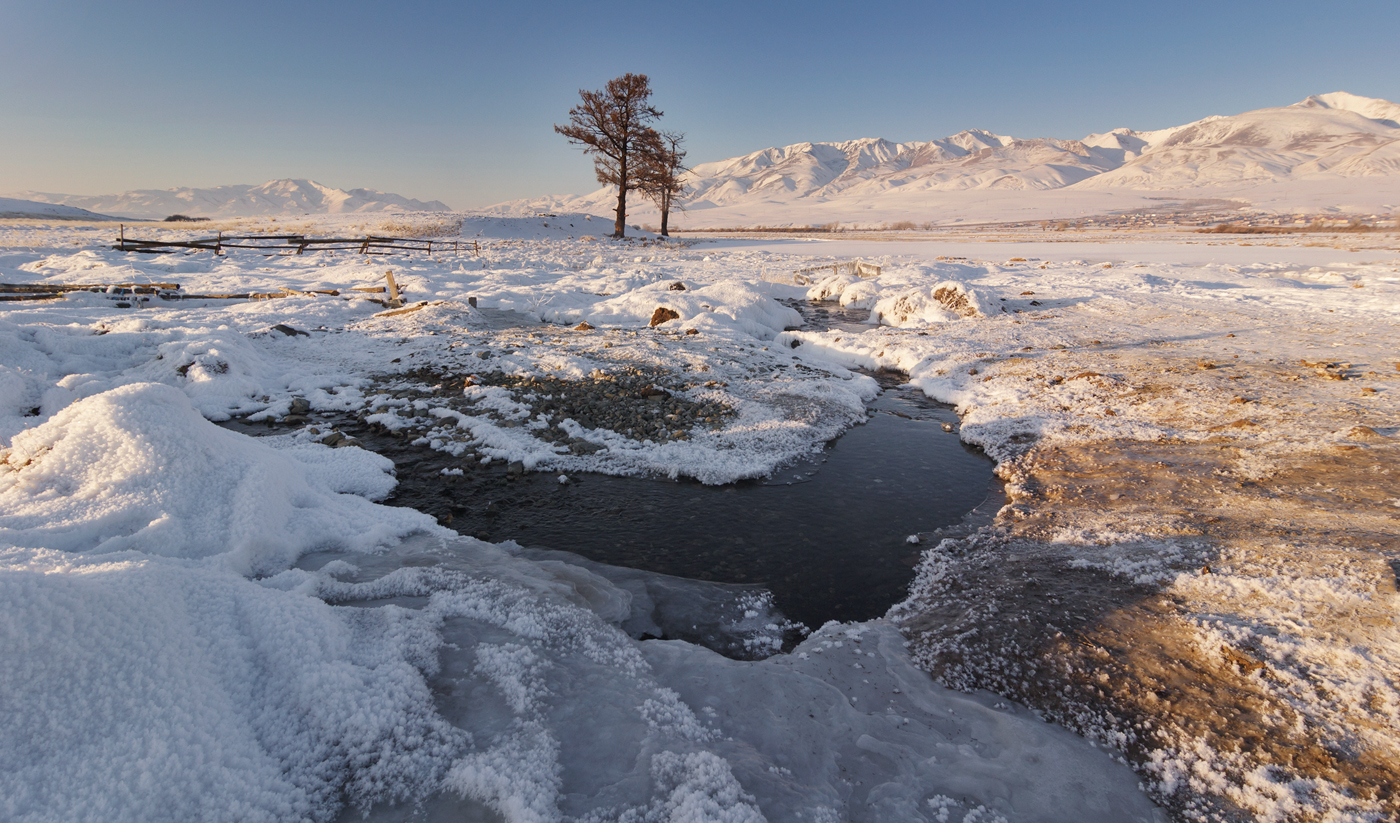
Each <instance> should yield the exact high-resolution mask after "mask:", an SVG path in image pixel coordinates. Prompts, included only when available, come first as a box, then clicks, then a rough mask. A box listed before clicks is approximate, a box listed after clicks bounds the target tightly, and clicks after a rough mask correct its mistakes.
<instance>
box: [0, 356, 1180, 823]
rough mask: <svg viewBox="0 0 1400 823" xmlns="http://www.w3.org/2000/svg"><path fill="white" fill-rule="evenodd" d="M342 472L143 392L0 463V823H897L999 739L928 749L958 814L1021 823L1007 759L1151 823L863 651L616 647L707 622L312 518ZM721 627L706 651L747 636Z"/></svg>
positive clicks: (399, 529) (628, 588)
mask: <svg viewBox="0 0 1400 823" xmlns="http://www.w3.org/2000/svg"><path fill="white" fill-rule="evenodd" d="M274 446H277V447H274ZM356 451H357V450H355V449H342V450H334V451H332V450H330V449H327V448H325V447H312V446H306V445H298V444H296V443H295V442H294V440H291V441H289V442H282V443H277V442H276V441H274V443H273V445H271V446H270V445H267V444H264V443H260V442H257V441H254V440H252V439H250V438H248V437H245V436H243V435H240V434H236V433H233V432H228V431H224V430H221V429H218V428H216V427H214V426H213V425H212V424H210V423H208V422H206V421H204V420H202V419H201V418H200V416H199V415H198V413H197V412H196V411H195V409H194V407H193V406H192V405H191V404H190V402H189V400H188V398H187V397H186V396H185V395H184V394H183V393H182V392H179V391H178V390H176V389H173V388H171V387H167V386H163V385H158V384H141V383H136V384H132V385H130V386H127V387H124V388H121V389H114V390H111V391H108V392H105V393H103V394H99V395H96V396H94V397H90V398H87V399H84V400H81V401H78V402H77V403H74V404H73V405H71V406H69V407H68V408H66V409H64V410H63V411H61V412H59V413H58V414H57V415H55V416H54V417H53V418H51V419H49V420H48V421H46V422H44V423H43V424H41V425H39V426H36V427H35V428H33V429H29V430H26V431H25V432H22V433H21V434H20V435H17V436H16V438H15V442H14V443H13V445H12V446H11V447H10V448H9V449H8V450H7V451H6V452H5V453H4V457H5V464H4V465H5V470H4V475H3V477H4V487H3V490H0V502H3V504H4V509H3V510H4V511H5V515H3V519H0V523H2V524H3V526H0V528H2V529H3V530H0V540H3V541H4V542H5V544H6V545H7V546H8V548H6V549H4V551H3V554H0V558H3V561H2V562H3V566H0V588H3V597H0V615H2V616H3V619H0V626H4V627H5V629H4V633H3V634H0V658H3V659H4V660H5V661H6V665H5V666H4V667H3V669H0V688H3V693H4V694H5V695H6V698H7V701H8V703H9V705H10V706H12V707H13V708H14V710H13V711H8V712H6V713H5V714H4V716H3V718H0V788H3V792H0V797H3V798H4V800H3V803H4V807H3V812H4V816H5V817H6V818H7V819H13V820H34V821H38V820H59V819H62V820H97V819H101V820H185V819H192V818H199V819H229V820H258V819H267V820H274V819H286V818H289V817H304V818H309V819H330V818H332V817H334V816H336V815H337V814H338V813H339V812H340V809H341V804H342V803H344V804H348V805H349V806H350V807H352V808H364V807H371V806H378V807H380V808H379V810H378V811H377V812H376V814H378V815H381V816H382V815H383V814H384V813H385V810H386V809H387V808H388V807H386V806H385V804H386V803H389V804H393V803H398V804H400V808H401V809H402V810H403V812H404V813H405V814H407V813H409V812H410V811H411V809H412V808H414V807H415V804H418V803H428V804H432V803H436V802H439V800H438V799H439V798H443V797H450V796H454V795H455V796H460V797H461V798H463V799H464V800H470V801H474V802H476V803H479V804H484V806H485V807H487V808H490V809H493V810H495V812H496V813H498V814H500V815H501V816H502V817H503V818H504V819H506V820H510V821H535V820H557V819H560V818H561V817H562V816H568V817H578V818H581V819H588V818H589V817H590V816H591V817H592V818H593V819H624V820H625V819H635V820H651V819H681V820H760V819H770V820H785V819H791V820H796V819H821V818H820V815H822V814H827V815H828V816H831V815H832V814H836V815H840V816H846V817H848V818H849V819H882V820H893V819H909V820H919V819H923V818H922V813H921V812H919V811H918V809H919V808H920V807H919V805H918V801H919V799H920V798H921V796H922V795H923V794H925V793H927V792H928V791H932V790H933V788H934V787H936V786H941V785H943V781H944V778H939V777H935V776H934V775H935V774H936V773H939V772H940V770H939V769H936V768H933V767H931V766H930V765H927V764H931V763H932V762H933V761H931V760H929V758H932V757H938V758H939V762H942V761H943V760H944V759H946V758H948V757H952V756H953V755H954V753H956V752H958V751H959V749H958V746H957V745H955V744H954V742H953V740H954V739H958V740H960V739H962V737H963V736H964V735H965V736H966V737H967V739H968V740H971V739H972V738H974V737H977V738H979V739H981V738H982V737H983V736H985V735H990V734H991V733H992V732H993V731H994V730H1000V731H998V732H997V733H998V734H1000V735H1001V736H1002V737H1003V738H1005V737H1006V736H1007V732H1006V730H1007V728H1009V727H1025V728H1026V729H1030V730H1033V731H1018V732H1014V733H1011V737H1010V738H1008V739H1007V740H1002V741H1000V742H999V743H998V744H997V745H996V746H995V747H994V748H987V749H984V750H981V751H978V750H977V749H976V747H975V746H974V747H973V748H972V749H968V750H967V751H966V752H962V753H961V754H958V761H957V762H959V763H961V764H962V765H960V766H958V770H959V771H968V772H969V773H975V774H977V776H976V777H975V778H972V779H967V778H961V779H958V780H955V781H953V782H955V783H957V784H958V787H959V788H958V790H959V791H960V792H961V793H962V794H961V795H960V796H966V797H970V798H976V799H977V801H978V803H979V804H993V805H995V806H996V807H998V808H1004V809H1005V810H1006V811H1007V812H1008V813H1012V814H1015V813H1016V812H1017V809H1018V808H1020V809H1021V811H1022V812H1023V813H1024V812H1025V811H1026V810H1028V809H1029V808H1030V807H1029V806H1020V807H1018V803H1019V802H1020V801H1019V800H1018V799H1017V798H1018V796H1019V795H1018V794H1017V792H1020V791H1031V792H1039V791H1042V790H1043V787H1041V786H1039V785H1038V784H1036V783H1035V782H1034V780H1031V781H1030V782H1027V781H1028V778H1027V776H1026V775H1027V764H1028V763H1030V762H1032V761H1028V760H1026V759H1025V758H1026V757H1039V756H1041V753H1042V749H1043V747H1044V746H1047V745H1050V746H1052V748H1053V747H1054V746H1056V745H1058V746H1059V747H1061V748H1065V749H1067V750H1075V749H1076V748H1077V749H1078V750H1082V754H1081V755H1080V756H1081V759H1084V758H1088V759H1087V760H1084V761H1083V763H1081V764H1080V765H1081V768H1091V767H1092V768H1094V769H1096V770H1097V772H1098V773H1099V774H1100V775H1101V779H1100V780H1099V781H1097V782H1098V784H1099V787H1100V789H1099V793H1098V794H1094V793H1092V792H1091V793H1090V794H1089V795H1086V796H1084V797H1083V798H1080V797H1078V796H1077V795H1076V796H1073V797H1071V796H1068V795H1067V796H1066V797H1064V798H1063V800H1062V801H1057V802H1059V803H1061V804H1062V805H1060V806H1059V808H1062V809H1063V810H1064V811H1065V813H1066V817H1065V818H1064V819H1069V817H1076V818H1079V817H1083V816H1084V814H1085V813H1086V810H1087V812H1095V811H1096V810H1097V811H1099V812H1102V814H1100V816H1099V817H1098V818H1094V817H1092V816H1090V817H1089V819H1104V820H1108V819H1113V820H1124V819H1141V820H1150V819H1153V817H1152V815H1153V812H1152V810H1151V806H1150V804H1149V803H1147V801H1146V799H1145V798H1144V797H1143V796H1142V795H1141V794H1140V793H1139V792H1138V790H1137V788H1136V779H1135V778H1134V777H1133V776H1132V775H1131V773H1130V772H1128V771H1127V770H1126V769H1122V768H1121V767H1118V766H1117V765H1116V764H1113V763H1111V762H1110V761H1108V760H1107V759H1106V758H1105V756H1104V755H1103V754H1101V753H1099V752H1094V751H1093V750H1091V749H1088V748H1087V747H1085V746H1083V744H1082V743H1080V742H1078V741H1077V740H1075V739H1074V738H1073V737H1072V736H1070V735H1068V734H1067V733H1063V732H1058V733H1057V732H1056V731H1055V730H1054V729H1052V728H1051V727H1047V726H1045V725H1044V724H1043V723H1041V722H1040V721H1039V720H1038V719H1035V718H1033V717H1032V716H1030V715H1028V714H1027V715H1024V716H1022V717H1020V718H1017V719H1014V720H1008V719H1005V718H1003V717H1001V716H999V715H998V716H993V715H994V713H993V714H988V712H989V710H985V709H976V708H973V704H972V703H967V701H968V698H964V697H961V696H957V695H953V694H952V693H948V692H946V691H944V690H941V689H939V688H938V687H935V686H933V684H932V683H930V682H929V681H928V680H927V678H926V677H924V676H922V675H921V674H920V673H918V672H917V671H916V670H915V669H913V667H912V664H911V663H910V661H909V658H908V655H907V652H905V651H904V648H903V644H902V641H900V640H899V638H898V635H897V633H896V632H895V631H894V630H893V629H892V628H890V627H888V626H885V627H879V626H874V627H872V626H862V627H851V628H846V627H838V626H834V625H833V626H830V627H827V628H826V629H824V630H823V632H821V633H819V634H818V635H816V636H814V638H812V639H809V640H808V641H806V643H805V644H804V646H803V648H810V649H811V650H812V652H813V654H811V655H809V656H808V657H807V659H806V660H805V661H803V660H801V659H800V658H797V657H786V656H783V657H779V658H770V660H769V661H767V662H756V663H742V662H738V661H731V660H728V659H726V658H723V657H720V656H719V655H717V654H715V653H714V652H711V651H709V650H707V649H704V648H701V647H698V646H694V645H692V644H689V643H685V642H682V641H647V642H642V643H638V641H637V640H634V639H633V638H632V637H629V636H628V634H627V633H626V632H624V631H623V629H622V628H621V627H622V626H628V625H630V626H631V627H632V629H633V630H634V631H636V630H638V629H639V628H641V627H643V626H645V627H655V628H658V629H661V630H662V631H665V630H666V629H665V628H664V624H665V623H666V622H668V621H671V620H678V619H679V620H686V619H688V616H687V611H686V610H687V609H689V610H690V612H689V615H695V616H697V619H698V615H700V614H702V613H705V614H713V610H711V609H709V608H706V607H705V606H703V605H701V606H696V605H691V606H684V605H682V606H681V610H680V611H679V612H677V611H676V608H675V606H676V603H674V602H672V601H678V602H679V603H681V604H683V603H685V602H686V599H687V597H689V598H690V601H691V602H692V603H694V602H697V601H696V600H695V598H696V594H687V593H686V591H685V590H686V588H687V584H686V583H685V582H684V581H675V582H668V581H667V580H666V579H663V578H659V577H654V579H647V576H646V575H642V574H640V573H636V572H627V571H626V570H612V573H613V574H614V575H615V576H616V577H617V578H618V580H619V584H620V585H618V584H614V583H612V582H611V581H610V580H609V579H608V578H607V577H606V576H604V575H603V574H601V573H599V572H606V571H609V570H607V569H604V568H602V567H599V566H597V565H596V564H594V565H593V567H592V570H590V569H588V568H585V567H584V565H579V564H577V562H569V560H571V559H572V558H569V557H568V556H567V555H552V556H550V557H548V558H545V557H543V556H541V557H538V558H537V559H529V558H526V557H524V556H520V555H519V554H513V553H512V552H511V551H509V550H508V549H510V547H504V548H502V547H496V546H492V545H490V544H485V543H480V542H479V541H472V540H470V539H455V540H453V541H450V542H449V541H446V539H445V537H444V536H443V535H445V534H447V533H446V532H445V531H443V530H439V529H437V528H436V527H434V526H432V525H431V524H430V523H428V522H426V521H427V518H425V517H423V516H422V515H419V514H417V513H415V512H411V511H406V510H400V509H388V508H384V507H380V506H376V505H375V504H373V503H371V502H369V501H368V500H365V499H363V498H359V497H352V496H348V495H345V494H341V493H338V490H340V489H346V488H352V489H358V490H360V491H362V492H367V493H373V494H379V493H382V492H383V490H384V489H383V484H382V483H379V482H376V481H372V480H370V479H368V478H370V477H373V476H375V475H382V474H383V469H384V468H385V466H384V465H383V463H384V462H386V461H383V460H382V458H373V457H372V456H362V455H356V454H355V453H356ZM340 452H348V454H347V455H346V456H344V457H340V456H337V455H339V453H340ZM351 455H354V456H353V457H352V456H351ZM303 457H305V458H307V459H305V460H304V459H303ZM411 531H417V532H420V533H421V536H419V537H416V538H413V539H410V540H408V541H405V542H394V538H396V537H399V536H401V535H403V534H405V533H407V532H411ZM386 544H392V545H386ZM308 553H309V554H308ZM303 556H304V557H305V561H306V562H303V563H301V564H300V567H298V568H293V567H292V564H293V563H295V562H297V559H298V558H299V557H303ZM313 569H314V570H313ZM250 573H257V574H258V575H261V576H260V577H254V576H250ZM688 585H689V588H690V589H692V590H694V589H702V590H703V589H706V588H710V589H715V590H716V591H715V592H712V593H710V594H706V593H705V592H704V591H701V592H699V593H698V594H699V596H700V599H701V600H703V599H704V598H705V597H710V598H711V600H713V598H714V597H715V596H716V595H718V596H720V597H724V596H729V597H730V598H731V599H735V598H734V593H732V592H728V591H726V590H725V589H724V588H723V587H706V586H705V585H704V584H688ZM633 592H635V593H636V596H634V595H633ZM735 602H736V605H737V606H738V607H739V608H742V609H743V611H742V612H740V613H739V615H738V617H739V620H738V621H737V624H736V625H735V626H732V627H730V631H731V633H732V634H734V635H735V636H741V635H743V634H744V633H745V631H746V630H745V629H744V627H743V625H742V624H743V622H744V620H753V619H755V618H757V619H774V618H772V617H767V618H765V616H764V615H763V614H762V612H761V608H759V607H757V606H760V603H759V602H758V601H755V600H754V599H753V598H749V599H747V600H745V599H744V598H743V597H739V598H737V599H735ZM634 603H636V604H639V605H644V607H645V608H642V609H639V608H636V607H634ZM648 610H649V611H648ZM711 619H713V617H711ZM831 637H841V638H845V642H844V645H843V647H841V648H842V650H841V651H836V650H835V647H833V645H832V643H831V641H830V638H831ZM877 638H878V642H872V641H873V640H876V639H877ZM862 643H864V644H865V645H862ZM866 648H869V649H871V650H872V651H870V652H869V653H865V652H861V651H859V649H866ZM770 651H771V650H770ZM872 655H873V656H872ZM773 661H785V662H783V663H777V662H773ZM799 661H800V662H801V663H802V665H796V664H797V663H798V662H799ZM837 661H839V662H837ZM896 689H897V691H896ZM895 694H899V695H904V696H903V697H900V698H897V699H890V698H891V696H892V695H895ZM882 701H883V702H882ZM906 701H909V702H906ZM950 701H951V702H950ZM807 705H811V706H812V707H813V716H812V717H808V718H806V719H805V720H804V719H802V718H801V717H800V713H794V712H795V711H796V708H795V707H799V706H807ZM816 711H820V712H822V715H823V720H822V721H821V722H812V721H813V720H815V712H816ZM955 712H980V714H977V717H980V718H981V719H980V720H979V719H975V718H974V719H972V720H970V721H967V720H958V721H951V722H950V721H949V719H948V716H950V713H955ZM896 715H897V716H898V717H899V718H901V719H900V720H898V721H896V720H895V719H894V718H895V716H896ZM775 717H776V718H777V719H778V721H779V722H775V720H774V718H775ZM905 717H909V718H911V719H910V720H909V721H908V725H909V726H910V727H912V731H911V728H907V727H906V724H905V722H904V720H903V719H902V718H905ZM783 718H787V719H786V720H784V719H783ZM968 723H970V724H971V725H965V724H968ZM979 724H980V725H979ZM950 730H953V731H951V733H952V734H953V738H949V739H948V742H946V743H939V742H937V741H938V739H939V738H937V737H936V736H935V737H932V738H930V737H929V736H930V735H935V733H936V734H941V735H944V736H945V737H946V735H947V734H949V733H950ZM1056 734H1058V735H1059V738H1058V743H1055V742H1054V740H1055V739H1056V738H1055V735H1056ZM1017 735H1020V736H1019V737H1018V736H1017ZM1047 735H1048V736H1047ZM924 738H928V739H927V740H925V742H918V741H919V740H921V739H924ZM988 739H990V738H988ZM890 747H893V748H890ZM940 747H941V748H940ZM867 751H880V752H882V758H885V759H889V758H893V762H895V763H899V762H903V760H909V764H908V766H906V767H901V768H899V769H894V770H891V769H890V768H889V766H888V765H886V764H885V761H884V760H883V759H882V760H876V761H870V760H869V758H868V757H866V755H865V754H864V752H867ZM938 752H942V753H943V754H942V755H939V754H937V753H938ZM799 755H800V756H799ZM1065 756H1066V755H1064V754H1062V753H1057V754H1055V755H1054V756H1053V757H1051V758H1048V760H1049V761H1050V762H1053V763H1056V764H1062V763H1063V762H1064V758H1065ZM974 757H975V758H978V759H979V761H978V762H981V763H982V764H983V765H982V766H980V767H978V768H977V769H970V768H969V765H968V764H969V763H970V762H971V761H969V760H968V758H974ZM910 758H912V759H910ZM1008 758H1009V759H1008ZM918 763H925V764H926V765H925V766H922V767H921V766H918V765H917V764H918ZM843 764H845V765H843ZM1013 767H1014V768H1013ZM843 769H844V770H845V772H847V773H850V774H858V775H865V776H866V779H864V780H862V781H861V784H866V785H870V786H872V787H874V788H872V790H871V792H870V793H869V794H868V795H867V793H866V791H865V790H863V789H856V790H852V789H851V788H850V783H849V780H848V779H847V778H844V777H842V776H841V775H842V773H843V772H842V770H843ZM910 769H912V770H913V771H910ZM1032 771H1033V769H1032ZM874 775H883V776H882V777H881V778H880V779H879V780H878V781H876V780H875V779H874ZM920 775H921V776H920ZM1058 775H1059V772H1054V773H1053V775H1051V776H1050V777H1049V779H1051V780H1054V779H1059V778H1058ZM911 778H912V782H911ZM190 786H199V791H189V790H188V787H190ZM1016 787H1023V788H1016ZM1105 792H1106V793H1107V794H1104V793H1105ZM1095 804H1099V805H1095ZM1103 804H1107V805H1103ZM1100 806H1101V807H1102V808H1100ZM803 810H806V812H809V813H810V814H811V815H817V816H818V817H816V818H812V817H803V818H798V817H796V814H797V813H798V812H799V811H803ZM1110 813H1111V814H1110ZM1036 819H1046V818H1044V817H1039V818H1036Z"/></svg>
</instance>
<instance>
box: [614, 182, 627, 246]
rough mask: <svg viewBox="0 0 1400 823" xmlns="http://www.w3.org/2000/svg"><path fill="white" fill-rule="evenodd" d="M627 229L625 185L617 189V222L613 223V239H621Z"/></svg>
mask: <svg viewBox="0 0 1400 823" xmlns="http://www.w3.org/2000/svg"><path fill="white" fill-rule="evenodd" d="M626 229H627V184H626V183H622V184H620V185H618V187H617V220H616V221H614V222H613V237H616V238H618V239H619V240H620V239H622V237H623V235H624V233H625V231H626Z"/></svg>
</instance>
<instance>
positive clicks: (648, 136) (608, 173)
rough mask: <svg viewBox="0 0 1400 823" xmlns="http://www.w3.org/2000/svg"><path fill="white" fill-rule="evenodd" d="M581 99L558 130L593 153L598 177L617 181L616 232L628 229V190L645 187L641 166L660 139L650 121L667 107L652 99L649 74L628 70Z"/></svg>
mask: <svg viewBox="0 0 1400 823" xmlns="http://www.w3.org/2000/svg"><path fill="white" fill-rule="evenodd" d="M578 94H579V98H580V102H579V104H578V105H577V106H574V107H573V108H571V109H569V122H568V124H567V125H564V126H560V125H557V124H556V125H555V126H554V130H555V131H556V132H558V133H559V134H562V135H564V136H565V137H567V138H568V139H569V142H570V143H573V144H574V145H577V146H582V147H583V151H584V153H585V154H591V155H593V169H594V171H595V172H596V173H597V175H598V182H599V183H602V184H604V185H613V186H617V219H616V222H615V223H614V225H613V237H623V236H624V234H625V232H626V229H627V192H629V191H633V190H636V189H639V188H641V185H642V178H641V176H640V174H639V172H640V168H641V166H642V165H643V164H644V163H645V162H646V158H645V155H646V149H647V146H648V145H653V144H655V142H656V137H655V136H654V135H656V131H655V130H654V129H652V128H651V126H650V125H649V124H650V123H651V122H652V121H654V120H656V119H657V118H659V117H661V115H662V112H661V111H660V110H659V109H657V108H656V107H655V106H652V105H651V102H650V101H651V84H650V82H649V81H648V80H647V76H646V75H645V74H630V73H629V74H624V75H622V76H621V77H616V78H613V79H612V80H609V81H608V84H607V86H606V87H605V88H603V89H602V90H600V91H588V90H587V89H580V90H579V93H578Z"/></svg>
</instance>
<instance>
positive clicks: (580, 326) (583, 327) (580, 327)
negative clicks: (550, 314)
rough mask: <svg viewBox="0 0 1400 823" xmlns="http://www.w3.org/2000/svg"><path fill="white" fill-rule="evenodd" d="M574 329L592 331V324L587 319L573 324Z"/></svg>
mask: <svg viewBox="0 0 1400 823" xmlns="http://www.w3.org/2000/svg"><path fill="white" fill-rule="evenodd" d="M574 331H593V326H592V325H590V324H589V322H588V321H587V320H585V321H583V322H582V323H579V324H578V325H577V326H574Z"/></svg>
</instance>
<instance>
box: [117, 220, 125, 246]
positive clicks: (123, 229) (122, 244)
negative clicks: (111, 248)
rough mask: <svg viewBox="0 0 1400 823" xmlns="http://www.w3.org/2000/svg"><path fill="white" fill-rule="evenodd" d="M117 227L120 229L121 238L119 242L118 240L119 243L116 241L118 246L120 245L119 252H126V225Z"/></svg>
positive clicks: (121, 224) (122, 224)
mask: <svg viewBox="0 0 1400 823" xmlns="http://www.w3.org/2000/svg"><path fill="white" fill-rule="evenodd" d="M118 225H119V226H120V227H121V232H122V236H121V240H119V241H117V242H118V244H119V245H120V247H121V250H122V251H126V224H125V223H120V224H118Z"/></svg>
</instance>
